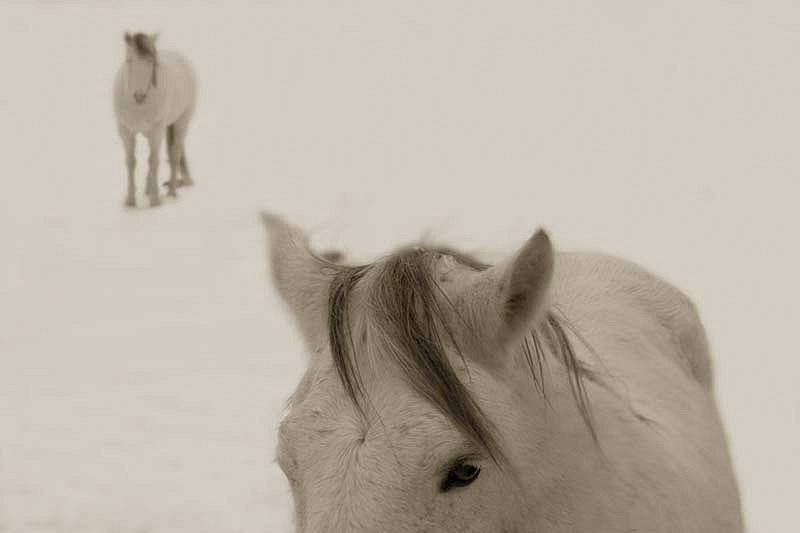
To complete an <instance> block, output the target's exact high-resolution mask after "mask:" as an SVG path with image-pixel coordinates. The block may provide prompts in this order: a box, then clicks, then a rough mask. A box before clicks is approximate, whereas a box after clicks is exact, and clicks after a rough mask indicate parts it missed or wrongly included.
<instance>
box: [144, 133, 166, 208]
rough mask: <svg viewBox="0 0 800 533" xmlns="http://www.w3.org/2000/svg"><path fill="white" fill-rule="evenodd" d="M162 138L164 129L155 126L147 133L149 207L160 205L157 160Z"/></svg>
mask: <svg viewBox="0 0 800 533" xmlns="http://www.w3.org/2000/svg"><path fill="white" fill-rule="evenodd" d="M163 138H164V128H163V127H161V126H156V127H155V128H153V129H152V130H150V131H149V132H148V133H147V142H148V143H149V144H150V157H149V158H148V159H147V162H148V164H149V165H150V168H149V170H148V172H147V187H148V189H149V191H148V193H149V194H150V207H155V206H157V205H159V204H161V199H160V198H159V194H158V158H159V155H160V152H161V140H162V139H163Z"/></svg>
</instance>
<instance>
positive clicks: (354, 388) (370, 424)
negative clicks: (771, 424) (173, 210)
mask: <svg viewBox="0 0 800 533" xmlns="http://www.w3.org/2000/svg"><path fill="white" fill-rule="evenodd" d="M262 217H263V221H264V223H265V224H266V226H267V229H268V233H269V234H270V241H271V245H270V255H271V270H272V276H273V281H274V284H275V287H276V288H277V291H278V292H279V294H280V295H281V296H282V298H283V300H284V301H285V302H286V304H287V306H288V308H289V309H290V310H291V312H292V314H293V315H294V317H295V319H296V322H297V325H298V326H299V328H300V330H301V332H302V334H303V338H304V340H305V342H306V345H307V349H308V352H309V353H310V357H309V360H308V367H307V370H306V373H305V375H304V376H303V378H302V379H301V381H300V384H299V385H298V387H297V389H296V391H295V392H294V394H293V396H292V397H291V400H290V403H289V406H288V414H287V416H286V417H285V419H284V420H283V422H282V423H281V425H280V428H279V435H278V437H279V438H278V442H279V444H278V449H277V462H278V464H279V465H280V467H281V469H282V470H283V471H284V473H285V474H286V477H287V478H288V480H289V483H290V486H291V490H292V494H293V497H294V503H295V513H296V527H297V530H298V531H299V532H301V533H321V532H398V533H399V532H404V533H405V532H408V533H411V532H439V531H448V532H449V531H460V532H476V533H486V532H515V533H516V532H520V533H521V532H531V533H533V532H542V531H547V532H549V533H563V532H572V533H574V532H592V533H595V532H615V533H616V532H618V533H622V532H631V531H642V532H644V531H647V532H649V533H656V532H658V533H674V532H677V531H680V532H681V533H708V532H711V531H714V532H726V533H738V532H741V531H743V525H742V517H741V511H740V503H739V493H738V487H737V483H736V479H735V476H734V472H733V468H732V465H731V460H730V457H729V452H728V445H727V441H726V437H725V433H724V429H723V425H722V422H721V420H720V416H719V413H718V410H717V406H716V402H715V399H714V393H713V388H712V370H711V362H710V357H709V350H708V346H707V343H706V337H705V333H704V328H703V326H702V325H701V322H700V319H699V317H698V314H697V312H696V310H695V307H694V305H693V304H692V303H691V302H690V300H689V299H688V298H687V297H686V296H685V295H684V294H682V293H681V292H680V291H679V290H677V289H676V288H674V287H673V286H671V285H669V284H667V283H666V282H664V281H662V280H661V279H659V278H658V277H656V276H654V275H652V274H650V273H648V272H647V271H645V270H643V269H642V268H640V267H638V266H636V265H634V264H632V263H629V262H626V261H623V260H621V259H616V258H613V257H608V256H604V255H598V254H587V253H559V254H556V253H555V252H554V250H553V247H552V245H551V242H550V239H549V237H548V236H547V234H546V233H545V232H543V231H541V230H540V231H538V232H536V233H535V234H534V235H533V236H532V237H531V238H530V239H529V240H528V241H527V242H526V243H524V244H523V245H522V246H521V247H520V248H519V250H518V251H517V252H516V253H514V254H513V255H512V256H511V257H510V258H508V259H507V260H505V261H503V262H501V263H500V264H498V265H495V266H490V265H487V264H484V263H482V262H481V261H479V260H477V259H475V258H474V257H470V256H468V255H466V254H463V253H460V252H458V251H456V250H453V249H449V248H427V247H424V246H422V247H419V246H416V247H409V248H405V249H401V250H399V251H396V252H395V253H392V254H390V255H388V256H387V257H384V258H382V259H380V260H378V261H376V262H374V263H371V264H366V265H358V266H347V265H344V264H341V263H333V262H330V261H328V260H326V259H324V258H322V257H320V256H318V255H316V254H315V253H313V252H312V251H311V250H310V249H309V248H308V246H307V245H306V241H307V240H306V237H305V235H304V234H303V233H302V232H301V231H300V230H298V229H297V228H294V227H292V226H290V225H289V224H287V223H286V222H284V221H283V220H282V219H280V218H277V217H275V216H273V215H271V214H268V213H263V214H262ZM337 259H339V260H341V257H340V258H337Z"/></svg>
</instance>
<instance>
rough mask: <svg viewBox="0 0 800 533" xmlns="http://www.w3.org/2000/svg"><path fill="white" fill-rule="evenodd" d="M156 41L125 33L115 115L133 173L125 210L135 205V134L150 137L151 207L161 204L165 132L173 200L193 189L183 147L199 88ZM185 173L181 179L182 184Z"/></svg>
mask: <svg viewBox="0 0 800 533" xmlns="http://www.w3.org/2000/svg"><path fill="white" fill-rule="evenodd" d="M156 38H157V35H145V34H143V33H137V34H135V35H130V34H129V33H125V44H126V50H125V62H124V63H123V64H122V66H121V67H120V69H119V72H118V73H117V77H116V81H115V83H114V112H115V113H116V116H117V129H118V131H119V135H120V137H121V138H122V144H123V145H124V146H125V158H126V159H125V161H126V164H127V168H128V194H127V196H126V199H125V205H127V206H130V207H133V206H135V205H136V182H135V176H134V174H135V170H136V156H135V149H136V134H137V133H141V134H144V135H145V136H146V137H147V141H148V143H149V144H150V157H149V159H148V162H149V165H150V168H149V170H148V174H147V186H146V188H145V192H146V194H148V195H149V196H150V205H151V206H156V205H159V204H160V203H161V200H160V198H159V193H158V163H159V153H160V151H161V140H162V139H163V137H164V133H165V132H166V136H167V154H168V157H169V163H170V167H171V169H170V179H169V182H168V183H167V185H168V187H169V192H168V194H169V195H170V196H176V191H175V188H176V187H177V186H180V185H191V184H192V178H191V176H190V174H189V165H188V163H187V161H186V149H185V147H184V141H185V139H186V131H187V128H188V127H189V121H190V120H191V118H192V114H193V113H194V107H195V97H196V92H197V91H196V82H195V75H194V71H193V69H192V67H191V65H190V64H189V62H188V61H187V60H186V59H185V58H184V57H182V56H181V55H179V54H177V53H175V52H168V51H157V50H156V47H155V43H156ZM179 172H180V175H181V179H180V180H178V179H177V178H178V173H179Z"/></svg>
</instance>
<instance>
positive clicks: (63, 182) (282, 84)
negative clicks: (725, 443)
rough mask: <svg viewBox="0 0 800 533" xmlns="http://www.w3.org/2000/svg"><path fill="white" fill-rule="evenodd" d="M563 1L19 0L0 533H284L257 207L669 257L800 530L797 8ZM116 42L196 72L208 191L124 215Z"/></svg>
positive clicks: (764, 525)
mask: <svg viewBox="0 0 800 533" xmlns="http://www.w3.org/2000/svg"><path fill="white" fill-rule="evenodd" d="M566 4H567V3H566V2H562V1H557V2H519V3H511V2H474V3H467V4H464V3H462V2H429V1H425V2H407V1H404V2H367V1H365V2H357V3H353V2H341V3H338V5H336V6H335V7H334V6H332V5H329V3H328V2H324V3H323V2H288V1H287V2H252V3H250V4H244V3H230V2H226V3H225V4H224V7H223V6H222V4H221V3H220V4H210V3H201V2H191V3H188V2H187V3H183V4H179V3H167V2H153V3H145V2H135V3H127V4H118V3H109V2H104V3H89V2H85V3H68V2H43V3H36V2H18V3H11V2H3V3H2V4H0V147H2V148H0V155H1V157H0V163H2V166H1V167H0V169H1V170H0V184H2V188H1V189H0V191H2V192H1V193H0V206H1V207H2V210H1V211H0V454H1V455H0V531H2V532H3V533H23V532H24V533H27V532H41V533H56V532H64V533H66V532H70V533H76V532H78V533H82V532H98V533H99V532H103V533H108V532H114V533H116V532H137V533H157V532H158V533H161V532H164V533H166V532H170V533H173V532H192V533H204V532H209V533H212V532H213V533H234V532H243V533H244V532H247V533H249V532H285V531H289V530H290V527H291V510H290V498H289V495H288V489H287V485H286V483H285V482H284V480H283V478H282V476H281V474H280V472H279V470H278V469H277V467H276V466H275V465H274V464H273V463H272V458H273V447H274V443H275V431H274V430H275V428H276V426H277V424H278V421H279V419H280V415H281V409H282V405H283V402H284V400H285V399H286V397H287V396H288V394H289V393H290V392H291V391H292V390H293V388H294V385H295V383H296V381H297V379H298V376H299V375H300V373H301V371H302V368H303V358H302V346H301V344H300V340H299V338H298V335H297V333H296V332H295V331H294V329H293V328H292V324H291V322H290V320H289V318H288V316H287V314H286V313H285V310H284V308H283V307H282V306H281V305H280V303H279V301H278V300H277V297H276V295H275V293H274V292H273V291H272V288H271V287H270V286H269V284H268V282H267V279H266V263H265V245H264V236H263V232H262V229H261V227H260V225H259V222H258V219H257V215H256V213H257V209H258V208H261V207H266V208H269V209H272V210H274V211H276V212H278V213H281V214H284V215H287V216H288V217H289V218H290V219H291V220H293V221H294V222H295V223H298V224H300V225H303V226H304V227H307V228H311V229H313V230H314V242H316V243H318V244H319V245H320V246H324V247H329V246H336V247H339V248H340V249H342V250H344V251H345V252H347V253H348V254H349V255H350V256H351V257H354V258H358V259H369V258H372V257H375V255H377V254H380V253H383V252H386V251H388V250H389V249H391V248H393V247H394V246H395V245H397V244H400V243H402V242H405V241H408V240H410V239H416V238H418V237H421V236H423V235H425V234H426V233H427V234H431V235H433V236H435V237H436V238H437V239H438V240H444V241H447V242H449V243H451V244H453V245H456V246H460V247H464V248H467V249H469V250H476V251H479V252H480V253H481V254H482V255H484V256H485V257H489V258H492V257H498V256H499V255H500V254H502V253H503V252H507V251H510V250H511V249H512V248H513V247H514V246H516V245H518V244H519V243H520V242H522V240H523V239H525V238H526V237H527V236H528V235H529V234H530V233H531V232H532V231H533V230H534V229H535V228H537V227H538V226H540V225H542V226H545V227H547V228H548V229H549V230H550V232H551V235H552V238H553V239H554V241H555V243H556V244H557V245H558V246H559V247H561V248H563V249H574V248H582V249H595V250H603V251H607V252H612V253H616V254H619V255H623V256H625V257H628V258H631V259H634V260H637V261H639V262H641V263H642V264H644V265H645V266H647V267H649V268H651V269H653V270H655V271H656V272H658V273H660V274H662V275H663V276H665V277H666V278H667V279H669V280H671V281H673V282H674V283H676V284H677V285H679V286H680V287H681V288H683V289H684V290H685V291H686V292H688V293H689V294H690V295H691V296H692V297H693V298H694V299H695V301H696V302H697V304H698V306H699V307H700V310H701V312H702V315H703V317H704V319H705V322H706V324H707V327H708V331H709V336H710V339H711V342H712V345H713V349H714V352H715V354H716V372H717V374H716V385H717V396H718V398H719V401H720V404H721V408H722V411H723V415H724V417H725V420H726V423H727V428H728V432H729V434H730V439H731V446H732V451H733V455H734V457H735V462H736V466H737V469H738V475H739V479H740V482H741V490H742V495H743V500H744V507H745V511H746V517H747V521H748V523H749V525H750V530H751V531H753V532H796V531H798V530H800V528H798V524H797V521H796V515H797V496H798V489H797V479H798V475H800V471H799V468H798V467H799V466H800V401H799V400H798V397H799V395H798V392H797V386H796V380H797V376H798V373H799V371H800V353H799V350H798V342H799V341H798V336H797V331H798V318H800V314H799V313H798V311H797V302H798V298H799V297H800V284H799V283H798V276H799V274H800V253H798V250H797V242H798V237H799V236H800V215H799V214H798V209H797V206H798V200H799V199H800V186H798V181H797V180H798V171H800V155H799V154H800V150H798V128H800V120H799V119H800V108H799V107H798V97H800V74H798V68H799V67H800V62H798V59H800V58H799V57H798V55H799V54H798V53H799V52H800V9H799V8H798V6H800V3H797V2H795V1H792V0H790V1H785V2H748V1H744V0H742V1H731V2H710V1H702V2H698V1H694V0H687V1H683V2H681V1H675V2H671V3H670V4H671V6H670V7H655V4H656V3H655V2H639V1H633V0H630V1H613V2H580V3H577V4H575V3H571V4H570V5H571V7H567V6H566ZM596 4H600V5H601V6H602V7H598V5H596ZM648 5H649V7H648ZM126 29H128V30H132V31H136V30H145V31H154V30H160V31H161V32H162V35H161V40H160V45H161V46H162V47H164V48H171V47H174V48H177V49H180V50H182V51H184V52H186V54H187V55H189V57H190V58H191V59H192V60H193V62H194V63H195V65H196V67H197V71H198V75H199V77H200V80H201V85H200V102H199V107H198V113H197V116H196V120H195V121H194V123H193V125H192V127H191V129H190V133H189V138H188V146H187V149H188V154H189V161H190V165H191V166H192V168H193V170H194V174H195V176H196V180H197V183H198V185H197V187H196V188H194V189H193V190H189V191H181V193H182V194H181V198H180V199H179V200H178V201H177V202H173V201H168V202H166V203H165V205H164V206H162V207H161V208H159V209H158V210H149V209H145V208H140V209H139V210H136V211H128V210H124V209H123V208H122V202H123V198H124V193H125V169H124V158H123V151H122V147H121V144H120V143H119V141H118V139H117V136H116V131H115V127H114V122H113V114H112V111H111V83H112V79H113V76H114V73H115V71H116V69H117V67H118V64H119V62H120V61H121V60H122V54H123V43H122V33H123V31H124V30H126ZM139 148H140V150H139V161H140V165H139V176H140V177H139V185H140V187H141V186H142V185H143V175H144V172H145V167H146V152H145V151H144V144H143V143H140V147H139ZM166 173H167V170H166V163H164V164H163V166H162V177H165V176H166ZM141 204H145V202H143V201H140V205H141Z"/></svg>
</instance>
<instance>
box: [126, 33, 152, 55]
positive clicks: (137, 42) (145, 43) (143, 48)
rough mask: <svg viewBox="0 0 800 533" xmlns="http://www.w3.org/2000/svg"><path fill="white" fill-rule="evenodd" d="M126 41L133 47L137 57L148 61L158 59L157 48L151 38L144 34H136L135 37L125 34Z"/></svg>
mask: <svg viewBox="0 0 800 533" xmlns="http://www.w3.org/2000/svg"><path fill="white" fill-rule="evenodd" d="M125 41H126V42H127V43H128V44H130V45H131V46H133V49H134V51H136V55H138V56H139V57H142V58H147V59H153V60H155V59H156V47H155V46H154V45H153V43H152V41H151V40H150V37H149V36H148V35H146V34H144V33H136V34H134V35H130V34H127V33H126V34H125Z"/></svg>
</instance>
